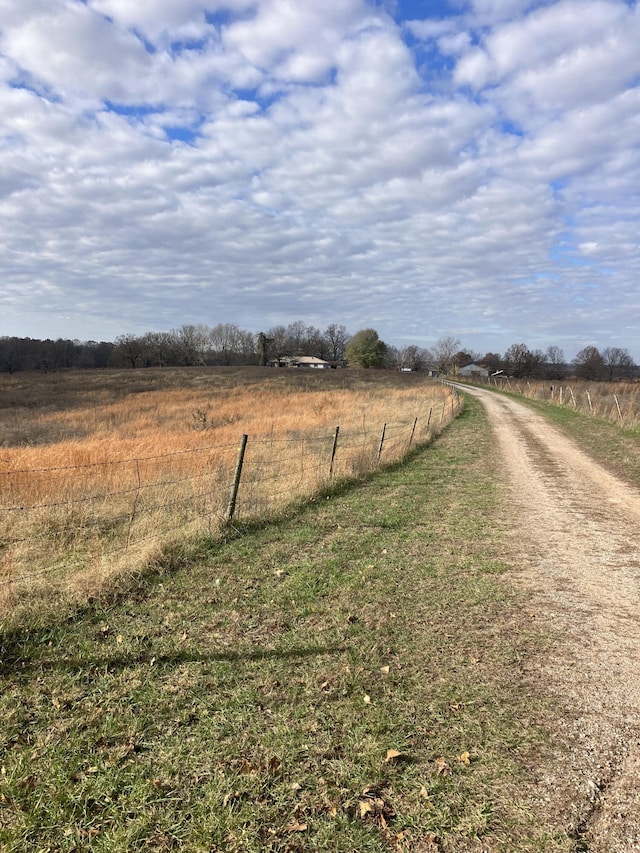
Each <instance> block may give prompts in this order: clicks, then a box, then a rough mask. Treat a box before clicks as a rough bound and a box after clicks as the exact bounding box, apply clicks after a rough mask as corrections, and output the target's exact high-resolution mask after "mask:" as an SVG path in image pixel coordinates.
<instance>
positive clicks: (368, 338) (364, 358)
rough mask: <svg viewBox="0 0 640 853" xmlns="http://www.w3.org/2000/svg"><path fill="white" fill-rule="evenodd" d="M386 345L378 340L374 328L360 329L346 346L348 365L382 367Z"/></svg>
mask: <svg viewBox="0 0 640 853" xmlns="http://www.w3.org/2000/svg"><path fill="white" fill-rule="evenodd" d="M386 352H387V345H386V344H385V343H384V341H382V340H380V338H379V336H378V333H377V332H376V330H375V329H361V330H360V331H359V332H356V333H355V335H354V336H353V337H352V338H351V340H350V341H349V343H348V344H347V348H346V353H345V354H346V357H347V361H348V362H349V364H350V365H354V366H358V367H367V368H369V367H384V365H385V358H386Z"/></svg>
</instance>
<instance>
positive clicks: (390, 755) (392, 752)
mask: <svg viewBox="0 0 640 853" xmlns="http://www.w3.org/2000/svg"><path fill="white" fill-rule="evenodd" d="M401 756H402V753H401V752H398V750H397V749H388V750H387V757H386V758H385V761H394V760H395V759H396V758H400V757H401Z"/></svg>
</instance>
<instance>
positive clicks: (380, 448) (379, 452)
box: [378, 424, 387, 462]
mask: <svg viewBox="0 0 640 853" xmlns="http://www.w3.org/2000/svg"><path fill="white" fill-rule="evenodd" d="M386 431H387V425H386V424H382V435H381V436H380V444H379V445H378V462H379V461H380V456H381V455H382V445H383V444H384V434H385V432H386Z"/></svg>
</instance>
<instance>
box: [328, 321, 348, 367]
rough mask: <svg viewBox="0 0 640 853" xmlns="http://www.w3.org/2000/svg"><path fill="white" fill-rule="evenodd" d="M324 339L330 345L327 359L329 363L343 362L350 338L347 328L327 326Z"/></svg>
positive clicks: (332, 324) (335, 325)
mask: <svg viewBox="0 0 640 853" xmlns="http://www.w3.org/2000/svg"><path fill="white" fill-rule="evenodd" d="M324 337H325V340H326V343H327V345H328V348H327V357H328V359H329V361H342V359H343V358H344V353H345V350H346V348H347V344H348V343H349V337H350V336H349V334H348V332H347V330H346V328H345V327H344V326H339V325H337V324H336V323H331V325H329V326H327V328H326V330H325V333H324Z"/></svg>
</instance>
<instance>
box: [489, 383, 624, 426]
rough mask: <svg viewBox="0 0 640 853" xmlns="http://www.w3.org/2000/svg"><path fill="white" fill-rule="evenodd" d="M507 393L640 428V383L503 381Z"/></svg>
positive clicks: (620, 424) (501, 384)
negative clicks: (514, 393)
mask: <svg viewBox="0 0 640 853" xmlns="http://www.w3.org/2000/svg"><path fill="white" fill-rule="evenodd" d="M498 387H501V388H502V389H503V390H504V391H512V392H514V391H515V392H517V393H518V394H522V395H523V396H525V397H528V398H529V399H531V400H543V401H545V402H547V403H553V404H554V405H558V406H569V407H570V408H573V409H575V410H576V411H582V412H585V413H587V414H590V415H593V416H594V417H597V418H603V419H604V420H608V421H611V423H615V424H618V425H619V426H624V427H625V428H627V429H639V428H640V383H637V382H589V381H587V380H584V379H574V378H571V379H565V380H552V381H544V382H543V381H541V380H537V379H508V378H505V379H502V380H500V381H499V383H498Z"/></svg>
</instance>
